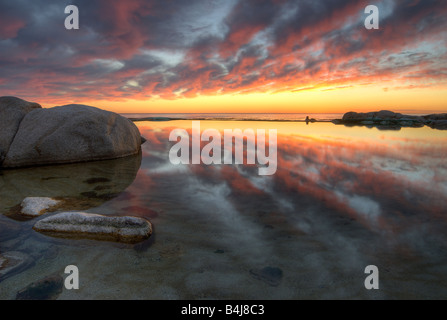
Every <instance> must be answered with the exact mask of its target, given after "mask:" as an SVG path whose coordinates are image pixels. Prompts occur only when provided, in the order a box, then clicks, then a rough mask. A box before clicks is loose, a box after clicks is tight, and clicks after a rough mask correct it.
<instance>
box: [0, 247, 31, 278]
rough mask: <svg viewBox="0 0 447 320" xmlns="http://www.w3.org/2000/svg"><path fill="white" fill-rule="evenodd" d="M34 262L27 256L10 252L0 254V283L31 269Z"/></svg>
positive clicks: (17, 252)
mask: <svg viewBox="0 0 447 320" xmlns="http://www.w3.org/2000/svg"><path fill="white" fill-rule="evenodd" d="M33 263H34V261H33V260H32V259H31V257H29V256H28V255H27V254H25V253H23V252H19V251H9V252H5V253H1V254H0V282H1V281H3V280H5V279H6V278H9V277H11V276H13V275H15V274H17V273H20V272H22V271H24V270H26V269H27V268H29V267H30V266H31V265H32V264H33Z"/></svg>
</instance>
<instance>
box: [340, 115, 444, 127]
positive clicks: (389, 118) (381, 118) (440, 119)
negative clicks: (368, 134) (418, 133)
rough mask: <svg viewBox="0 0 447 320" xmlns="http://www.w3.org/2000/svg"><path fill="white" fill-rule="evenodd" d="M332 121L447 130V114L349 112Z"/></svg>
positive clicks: (354, 124)
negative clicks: (416, 114)
mask: <svg viewBox="0 0 447 320" xmlns="http://www.w3.org/2000/svg"><path fill="white" fill-rule="evenodd" d="M332 122H333V123H335V124H344V125H346V126H368V127H377V128H378V129H386V130H399V129H400V128H402V127H413V128H420V127H423V126H425V125H427V126H429V127H431V128H433V129H440V130H446V129H447V114H432V115H426V116H413V115H404V114H401V113H395V112H392V111H388V110H382V111H376V112H367V113H358V112H348V113H346V114H344V116H343V118H342V119H337V120H333V121H332Z"/></svg>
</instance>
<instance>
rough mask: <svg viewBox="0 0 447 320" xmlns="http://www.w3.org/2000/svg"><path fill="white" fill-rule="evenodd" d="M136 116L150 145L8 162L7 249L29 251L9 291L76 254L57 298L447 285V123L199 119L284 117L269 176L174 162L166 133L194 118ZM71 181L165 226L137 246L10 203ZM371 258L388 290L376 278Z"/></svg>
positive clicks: (266, 125)
mask: <svg viewBox="0 0 447 320" xmlns="http://www.w3.org/2000/svg"><path fill="white" fill-rule="evenodd" d="M137 125H138V127H139V128H140V131H141V133H142V135H143V136H144V137H145V138H146V139H147V140H148V141H147V142H146V143H145V144H144V145H143V148H142V155H141V157H133V158H127V159H120V160H113V161H109V162H107V161H106V162H101V163H91V164H83V165H72V166H58V167H47V168H38V169H35V168H34V169H24V170H14V171H4V172H1V173H0V194H1V197H0V210H2V212H1V213H2V214H3V215H2V216H0V228H1V230H0V232H1V233H0V254H2V253H6V252H11V251H13V252H20V253H23V254H25V255H27V256H28V258H29V263H28V264H27V265H26V267H24V268H23V270H19V271H20V272H17V273H14V274H10V275H8V277H6V278H5V279H4V280H3V281H1V282H0V299H14V298H15V297H16V293H17V291H19V290H20V289H22V288H24V287H26V286H27V285H29V284H30V283H31V282H34V281H36V280H39V279H42V278H45V277H47V276H49V275H51V274H54V273H57V274H60V275H64V274H63V272H64V269H65V267H66V266H67V265H76V266H77V267H78V268H79V272H80V289H79V290H66V289H64V290H62V293H61V294H60V295H59V297H58V298H59V299H404V298H410V299H443V298H445V297H446V296H447V276H446V274H447V255H446V253H445V252H446V246H447V232H446V231H447V223H446V214H447V212H446V209H445V203H446V200H447V162H446V161H445V158H446V157H447V148H446V145H447V144H446V142H447V131H436V130H432V129H429V128H418V129H413V128H404V129H402V130H400V131H379V130H377V129H368V128H364V127H362V128H360V127H354V128H347V127H344V126H335V125H333V124H331V123H315V124H310V125H306V124H305V123H278V122H250V121H245V122H231V121H222V122H220V121H202V122H201V128H202V129H203V130H204V129H206V128H214V129H217V130H220V131H221V132H222V131H223V130H224V129H235V128H240V129H246V128H252V129H277V131H278V144H277V148H278V159H277V171H276V173H275V174H274V175H272V176H260V175H258V170H257V166H256V165H211V166H206V165H203V164H201V165H178V166H176V165H173V164H171V163H170V161H169V150H170V148H171V147H172V146H173V145H174V142H170V141H169V134H170V132H171V131H172V130H173V129H175V128H184V129H186V130H188V131H190V129H191V121H170V122H162V123H159V122H141V123H137ZM81 168H82V170H81ZM60 193H63V194H64V196H66V197H73V198H77V199H78V198H82V199H83V200H86V201H87V202H88V201H90V202H88V204H87V205H86V208H85V209H86V210H87V211H88V212H92V213H100V214H107V215H134V216H142V217H145V218H147V219H149V220H151V222H152V223H153V225H154V233H153V235H152V237H151V238H150V239H149V240H148V241H146V242H143V243H140V244H137V245H127V244H117V243H112V242H99V241H94V240H72V239H58V238H51V237H47V236H44V235H41V234H38V233H36V232H35V231H33V230H32V226H33V224H34V223H35V221H37V220H38V219H40V218H36V219H32V220H25V221H23V220H20V219H16V217H15V216H14V215H10V214H9V213H10V208H11V207H13V206H15V205H17V204H19V203H20V202H21V200H22V198H23V197H25V196H60V195H59V194H60ZM83 204H84V205H85V202H83ZM368 265H376V266H377V267H378V268H379V272H380V277H379V281H380V289H379V290H371V291H370V290H366V289H365V286H364V280H365V278H366V276H367V275H366V274H365V273H364V270H365V267H366V266H368Z"/></svg>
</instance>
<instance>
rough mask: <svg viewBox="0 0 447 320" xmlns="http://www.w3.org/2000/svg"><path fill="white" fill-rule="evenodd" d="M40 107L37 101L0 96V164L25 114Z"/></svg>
mask: <svg viewBox="0 0 447 320" xmlns="http://www.w3.org/2000/svg"><path fill="white" fill-rule="evenodd" d="M40 108H42V107H41V106H40V105H39V104H37V103H34V102H28V101H25V100H22V99H19V98H16V97H0V166H1V163H2V162H3V160H4V158H5V156H6V153H7V152H8V150H9V148H10V146H11V143H12V141H13V139H14V137H15V135H16V133H17V130H18V129H19V126H20V123H21V122H22V120H23V118H24V117H25V115H26V114H27V113H29V112H30V111H32V110H34V109H40Z"/></svg>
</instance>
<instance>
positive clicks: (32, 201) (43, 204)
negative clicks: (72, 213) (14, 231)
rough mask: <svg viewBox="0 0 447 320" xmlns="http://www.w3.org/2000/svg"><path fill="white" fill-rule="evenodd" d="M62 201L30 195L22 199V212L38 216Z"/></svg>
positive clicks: (26, 214) (30, 215)
mask: <svg viewBox="0 0 447 320" xmlns="http://www.w3.org/2000/svg"><path fill="white" fill-rule="evenodd" d="M59 203H60V201H58V200H55V199H52V198H45V197H28V198H25V199H24V200H23V201H22V204H21V209H22V210H21V212H20V213H21V214H22V215H25V216H29V217H37V216H40V215H42V214H44V213H45V212H47V211H48V210H50V209H51V208H52V207H55V206H57V205H58V204H59Z"/></svg>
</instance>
